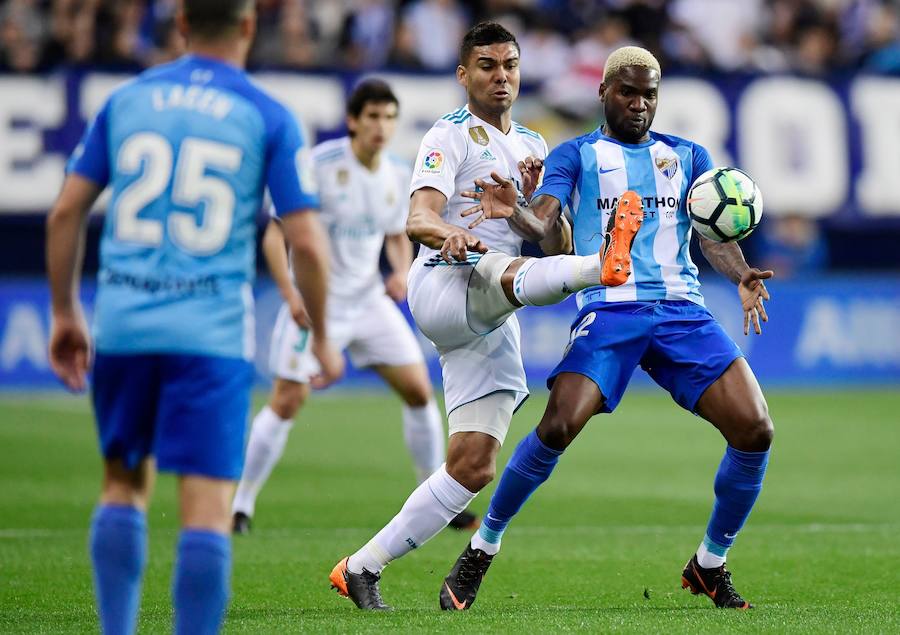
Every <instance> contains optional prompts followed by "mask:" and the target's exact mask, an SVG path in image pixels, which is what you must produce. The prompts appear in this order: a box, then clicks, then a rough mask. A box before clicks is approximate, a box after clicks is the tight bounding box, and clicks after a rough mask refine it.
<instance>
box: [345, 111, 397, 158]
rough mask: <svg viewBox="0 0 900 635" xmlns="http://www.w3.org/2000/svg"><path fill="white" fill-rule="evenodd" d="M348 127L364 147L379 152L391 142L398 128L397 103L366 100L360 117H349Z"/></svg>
mask: <svg viewBox="0 0 900 635" xmlns="http://www.w3.org/2000/svg"><path fill="white" fill-rule="evenodd" d="M347 127H348V128H349V129H350V131H351V132H352V133H353V135H354V139H356V140H357V141H358V142H359V144H360V145H361V146H362V147H363V148H365V149H366V150H368V151H370V152H378V151H380V150H382V149H383V148H384V147H385V146H386V145H387V144H388V143H389V142H390V140H391V137H393V136H394V130H396V129H397V104H395V103H394V102H391V101H383V102H372V101H370V102H366V104H365V105H364V106H363V109H362V112H360V113H359V117H347Z"/></svg>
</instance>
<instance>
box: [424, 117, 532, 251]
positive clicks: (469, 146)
mask: <svg viewBox="0 0 900 635" xmlns="http://www.w3.org/2000/svg"><path fill="white" fill-rule="evenodd" d="M527 156H534V157H538V158H541V159H543V158H544V157H546V156H547V143H546V142H545V141H544V138H543V137H541V135H539V134H538V133H536V132H534V131H533V130H529V129H528V128H526V127H525V126H522V125H521V124H518V123H516V122H513V124H512V126H511V127H510V129H509V132H508V133H506V134H503V133H502V132H501V131H500V130H498V129H497V128H495V127H494V126H492V125H491V124H489V123H487V122H485V121H483V120H481V119H479V118H478V117H476V116H475V115H473V114H472V113H471V112H470V111H469V109H468V107H463V108H459V109H457V110H455V111H453V112H451V113H449V114H447V115H445V116H444V117H442V118H441V119H439V120H438V121H437V122H436V123H435V124H434V126H432V128H431V130H429V131H428V133H427V134H426V135H425V138H424V139H422V145H421V146H420V147H419V156H418V157H417V158H416V163H415V166H414V167H413V177H412V183H411V184H410V190H409V191H410V194H412V193H413V192H415V191H416V190H419V189H421V188H423V187H433V188H434V189H436V190H438V191H439V192H441V193H442V194H443V195H444V196H446V197H447V206H446V207H445V208H444V210H443V212H442V217H443V219H444V221H446V222H447V223H449V224H451V225H456V226H458V227H464V228H467V227H468V225H469V223H471V222H472V220H473V219H474V218H475V217H474V216H471V217H466V218H463V217H462V216H460V213H461V212H463V211H464V210H466V209H468V208H470V207H472V206H473V205H475V204H476V202H475V201H473V200H472V199H469V198H464V197H462V196H461V195H460V192H463V191H465V190H474V189H475V179H485V180H487V181H488V182H492V181H491V176H490V175H491V172H497V173H498V174H499V175H500V176H502V177H504V178H509V179H512V180H513V181H514V182H515V184H516V187H517V188H518V189H519V191H521V179H520V175H519V169H518V163H519V161H521V160H523V159H524V158H525V157H527ZM470 231H471V232H472V233H473V234H474V235H475V236H477V237H478V238H479V239H481V241H482V242H483V243H484V244H486V245H487V246H488V247H489V248H491V249H495V250H497V251H501V252H503V253H505V254H508V255H510V256H518V255H519V254H520V253H521V249H522V239H521V238H520V237H519V236H518V235H516V234H515V233H514V232H513V231H512V230H511V229H510V227H509V223H507V222H506V220H505V219H489V220H486V221H485V222H483V223H481V224H480V225H479V226H478V227H476V228H475V229H473V230H470ZM435 253H437V252H436V250H434V249H430V248H428V247H426V246H425V245H422V246H421V247H420V248H419V257H420V258H429V257H431V256H433V255H434V254H435Z"/></svg>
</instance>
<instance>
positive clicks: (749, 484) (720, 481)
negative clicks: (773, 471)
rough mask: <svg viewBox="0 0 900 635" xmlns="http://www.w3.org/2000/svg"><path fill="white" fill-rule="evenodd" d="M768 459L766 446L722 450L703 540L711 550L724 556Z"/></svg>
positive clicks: (753, 497) (755, 494) (750, 504)
mask: <svg viewBox="0 0 900 635" xmlns="http://www.w3.org/2000/svg"><path fill="white" fill-rule="evenodd" d="M768 463H769V451H768V450H766V451H765V452H742V451H741V450H735V449H734V448H733V447H731V446H730V445H729V446H728V448H727V449H726V450H725V456H724V457H722V462H721V463H720V464H719V471H718V472H716V480H715V486H714V489H715V492H716V502H715V504H714V505H713V511H712V516H711V517H710V519H709V525H707V527H706V538H704V540H703V544H704V545H706V548H707V549H708V550H709V551H710V553H713V554H715V555H717V556H722V557H723V558H724V557H725V554H726V552H727V551H728V548H729V547H731V545H733V544H734V539H735V536H737V533H738V531H740V529H741V527H743V526H744V522H745V521H746V520H747V517H748V516H749V515H750V510H751V509H753V503H755V502H756V498H757V497H758V496H759V492H760V490H761V489H762V482H763V477H765V475H766V466H767V465H768Z"/></svg>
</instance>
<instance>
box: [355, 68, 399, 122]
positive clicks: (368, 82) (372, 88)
mask: <svg viewBox="0 0 900 635" xmlns="http://www.w3.org/2000/svg"><path fill="white" fill-rule="evenodd" d="M385 103H391V104H396V105H397V106H399V105H400V102H399V101H397V96H396V95H394V91H393V90H391V87H390V85H389V84H388V83H387V82H386V81H384V80H381V79H372V78H369V79H364V80H362V81H361V82H359V83H358V84H357V85H356V88H354V89H353V92H352V93H350V97H349V98H347V114H348V115H350V116H351V117H359V116H360V115H361V114H362V111H363V108H365V107H366V104H385Z"/></svg>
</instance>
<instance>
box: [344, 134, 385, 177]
mask: <svg viewBox="0 0 900 635" xmlns="http://www.w3.org/2000/svg"><path fill="white" fill-rule="evenodd" d="M350 149H351V150H353V156H355V157H356V160H357V161H359V162H360V163H361V164H362V165H363V167H365V168H366V169H368V170H371V171H372V172H374V171H375V170H377V169H378V166H379V165H381V150H372V149H369V148H366V147H365V146H364V145H363V144H362V142H361V141H360V140H359V137H351V139H350Z"/></svg>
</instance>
